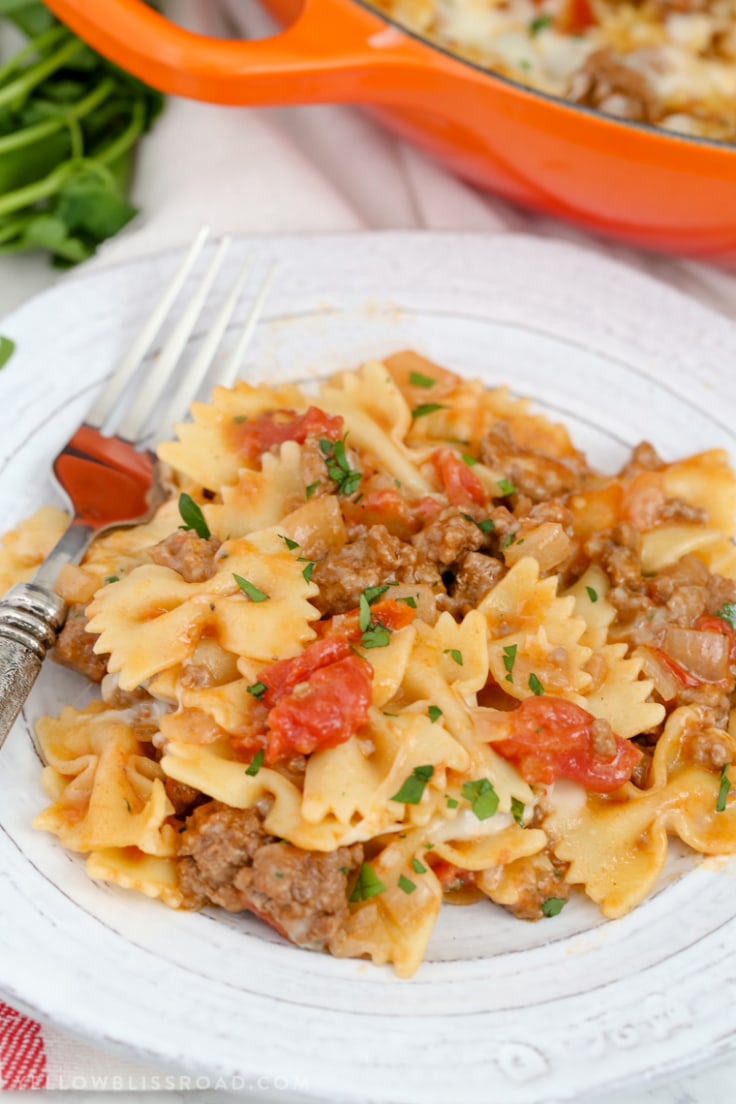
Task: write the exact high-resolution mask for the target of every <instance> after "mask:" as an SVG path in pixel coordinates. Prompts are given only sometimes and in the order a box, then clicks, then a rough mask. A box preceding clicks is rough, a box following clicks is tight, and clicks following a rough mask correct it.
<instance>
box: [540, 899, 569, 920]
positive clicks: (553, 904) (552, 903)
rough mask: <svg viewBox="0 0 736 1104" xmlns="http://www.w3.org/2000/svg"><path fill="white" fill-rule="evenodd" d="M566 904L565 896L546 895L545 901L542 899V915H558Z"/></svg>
mask: <svg viewBox="0 0 736 1104" xmlns="http://www.w3.org/2000/svg"><path fill="white" fill-rule="evenodd" d="M566 904H567V898H566V897H548V898H547V900H546V901H542V915H543V916H559V914H560V913H561V912H562V910H563V908H564V907H565V905H566Z"/></svg>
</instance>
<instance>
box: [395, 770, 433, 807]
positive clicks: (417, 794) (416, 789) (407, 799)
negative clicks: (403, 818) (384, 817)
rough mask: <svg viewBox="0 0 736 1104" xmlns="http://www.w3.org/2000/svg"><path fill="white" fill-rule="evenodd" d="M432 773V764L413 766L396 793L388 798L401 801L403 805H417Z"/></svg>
mask: <svg viewBox="0 0 736 1104" xmlns="http://www.w3.org/2000/svg"><path fill="white" fill-rule="evenodd" d="M433 774H434V767H433V766H426V767H415V768H414V770H413V771H412V772H411V774H410V775H409V777H408V778H406V779H405V780H404V783H403V784H402V786H401V789H400V790H399V791H398V793H395V794H394V796H393V797H392V798H390V799H389V800H390V801H403V803H404V804H405V805H418V804H419V802H420V801H421V799H422V794H423V793H424V790H425V787H426V785H427V783H428V782H429V780H430V778H431V777H432V775H433Z"/></svg>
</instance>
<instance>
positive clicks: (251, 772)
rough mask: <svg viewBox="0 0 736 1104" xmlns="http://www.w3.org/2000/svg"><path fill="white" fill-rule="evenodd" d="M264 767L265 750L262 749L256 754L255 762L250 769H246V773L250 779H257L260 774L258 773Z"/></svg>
mask: <svg viewBox="0 0 736 1104" xmlns="http://www.w3.org/2000/svg"><path fill="white" fill-rule="evenodd" d="M262 766H263V748H261V749H260V750H259V751H257V752H256V753H255V755H254V756H253V762H252V763H251V764H250V766H249V767H246V768H245V773H246V774H247V775H248V776H249V777H250V778H255V776H256V775H257V774H258V772H259V770H260V769H261V767H262Z"/></svg>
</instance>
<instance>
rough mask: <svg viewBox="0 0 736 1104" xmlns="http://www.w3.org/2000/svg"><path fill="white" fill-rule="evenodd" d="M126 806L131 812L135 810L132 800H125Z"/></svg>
mask: <svg viewBox="0 0 736 1104" xmlns="http://www.w3.org/2000/svg"><path fill="white" fill-rule="evenodd" d="M125 808H126V809H127V810H128V812H129V813H132V812H133V806H132V805H131V804H130V802H129V801H128V800H127V799H126V801H125Z"/></svg>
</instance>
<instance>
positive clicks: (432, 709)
mask: <svg viewBox="0 0 736 1104" xmlns="http://www.w3.org/2000/svg"><path fill="white" fill-rule="evenodd" d="M427 716H428V717H429V719H430V721H431V722H432V724H434V722H435V721H438V720H439V719H440V717H441V716H442V710H441V709H440V707H439V706H438V705H430V706H429V708H428V709H427Z"/></svg>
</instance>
